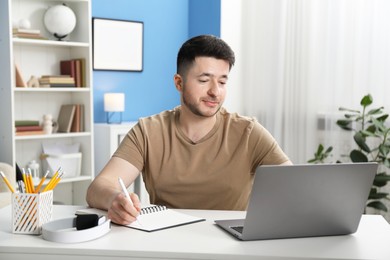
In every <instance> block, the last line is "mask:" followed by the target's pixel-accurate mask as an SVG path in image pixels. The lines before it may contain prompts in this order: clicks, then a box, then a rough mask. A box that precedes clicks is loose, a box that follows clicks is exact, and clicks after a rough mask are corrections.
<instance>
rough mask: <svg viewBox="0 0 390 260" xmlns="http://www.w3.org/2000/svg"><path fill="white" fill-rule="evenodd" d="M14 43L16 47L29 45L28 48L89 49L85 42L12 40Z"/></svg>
mask: <svg viewBox="0 0 390 260" xmlns="http://www.w3.org/2000/svg"><path fill="white" fill-rule="evenodd" d="M12 39H13V43H14V44H16V45H28V46H34V45H37V46H59V47H85V48H88V47H89V43H84V42H69V41H53V40H36V39H24V38H12Z"/></svg>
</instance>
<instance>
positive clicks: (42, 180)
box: [34, 171, 50, 193]
mask: <svg viewBox="0 0 390 260" xmlns="http://www.w3.org/2000/svg"><path fill="white" fill-rule="evenodd" d="M49 172H50V171H47V172H46V174H45V176H43V178H42V179H41V181H40V182H39V184H38V186H37V188H36V189H35V192H34V193H38V192H39V191H40V189H41V187H42V185H43V182H44V181H45V180H46V178H47V175H49Z"/></svg>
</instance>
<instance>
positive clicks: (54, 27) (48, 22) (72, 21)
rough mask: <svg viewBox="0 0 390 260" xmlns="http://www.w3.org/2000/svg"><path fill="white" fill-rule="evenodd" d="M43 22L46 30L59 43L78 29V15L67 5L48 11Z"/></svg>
mask: <svg viewBox="0 0 390 260" xmlns="http://www.w3.org/2000/svg"><path fill="white" fill-rule="evenodd" d="M43 21H44V24H45V27H46V29H47V30H48V31H49V32H50V33H51V34H53V35H54V37H56V38H57V39H58V40H59V41H61V40H62V39H63V38H65V37H66V36H68V35H69V34H70V33H71V32H72V31H73V30H74V28H75V27H76V15H75V14H74V12H73V11H72V9H70V8H69V7H67V6H66V5H65V4H62V5H55V6H52V7H50V8H49V9H47V11H46V12H45V15H44V17H43Z"/></svg>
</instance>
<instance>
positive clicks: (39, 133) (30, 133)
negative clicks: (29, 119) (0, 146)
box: [15, 130, 45, 136]
mask: <svg viewBox="0 0 390 260" xmlns="http://www.w3.org/2000/svg"><path fill="white" fill-rule="evenodd" d="M43 134H45V132H44V131H43V130H42V131H22V132H16V133H15V135H16V136H23V135H43Z"/></svg>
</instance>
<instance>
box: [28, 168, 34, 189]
mask: <svg viewBox="0 0 390 260" xmlns="http://www.w3.org/2000/svg"><path fill="white" fill-rule="evenodd" d="M27 177H28V183H29V184H30V193H34V181H33V178H32V173H31V169H30V168H28V174H27Z"/></svg>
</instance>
